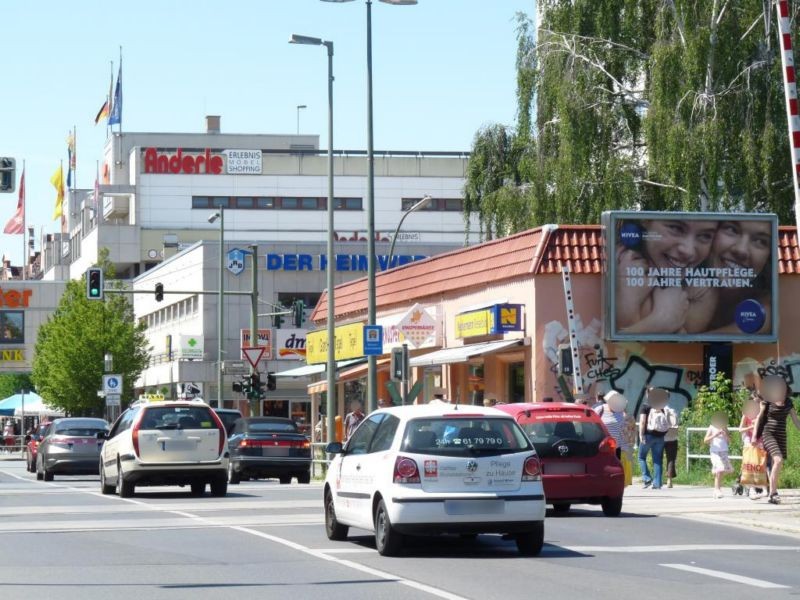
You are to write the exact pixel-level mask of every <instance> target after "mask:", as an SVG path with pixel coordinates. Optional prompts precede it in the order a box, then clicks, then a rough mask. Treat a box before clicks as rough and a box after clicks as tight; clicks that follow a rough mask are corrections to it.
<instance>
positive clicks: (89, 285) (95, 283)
mask: <svg viewBox="0 0 800 600" xmlns="http://www.w3.org/2000/svg"><path fill="white" fill-rule="evenodd" d="M86 297H87V298H88V299H89V300H102V299H103V269H100V268H98V267H92V268H90V269H88V270H87V271H86Z"/></svg>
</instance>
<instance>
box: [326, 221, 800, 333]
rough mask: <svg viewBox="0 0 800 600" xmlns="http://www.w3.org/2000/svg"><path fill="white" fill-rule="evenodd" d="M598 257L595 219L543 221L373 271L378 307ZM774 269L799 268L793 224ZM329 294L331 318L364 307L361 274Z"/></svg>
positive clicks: (593, 264) (596, 266)
mask: <svg viewBox="0 0 800 600" xmlns="http://www.w3.org/2000/svg"><path fill="white" fill-rule="evenodd" d="M602 260H603V237H602V233H601V228H600V226H599V225H545V226H543V227H537V228H536V229H531V230H528V231H524V232H522V233H518V234H516V235H512V236H509V237H507V238H502V239H499V240H491V241H489V242H485V243H483V244H477V245H475V246H469V247H467V248H462V249H459V250H454V251H452V252H448V253H445V254H439V255H437V256H433V257H431V258H428V259H426V260H422V261H418V262H414V263H411V264H408V265H405V266H403V267H399V268H396V269H392V270H390V271H386V272H383V273H379V274H378V276H377V278H376V291H377V304H378V307H380V308H385V307H387V306H392V305H398V304H411V303H413V302H415V301H417V300H419V299H421V298H424V297H431V296H439V295H442V294H444V293H447V292H452V291H455V290H459V289H465V288H475V287H477V286H487V285H491V284H493V283H497V282H499V281H507V280H510V279H514V278H516V277H525V276H531V275H542V274H560V273H561V268H562V267H563V266H565V265H566V266H569V268H570V271H572V273H575V274H600V273H602V269H603V263H602ZM778 272H779V273H781V274H800V248H799V247H798V240H797V230H796V228H795V227H780V230H779V235H778ZM335 300H336V317H337V319H343V318H349V317H353V316H356V315H359V314H362V313H364V312H366V310H367V280H366V278H362V279H357V280H355V281H350V282H348V283H344V284H342V285H339V286H337V287H336V298H335ZM327 313H328V310H327V295H326V294H325V293H323V294H322V297H321V298H320V300H319V303H318V304H317V306H316V308H315V309H314V312H313V313H312V315H311V320H312V321H314V322H317V323H321V322H324V321H325V320H326V319H327Z"/></svg>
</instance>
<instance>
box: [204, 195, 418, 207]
mask: <svg viewBox="0 0 800 600" xmlns="http://www.w3.org/2000/svg"><path fill="white" fill-rule="evenodd" d="M404 202H405V200H404ZM409 202H410V204H409V206H412V205H413V204H414V200H413V199H411V200H409ZM220 206H222V207H223V208H227V209H237V210H253V209H256V210H274V209H279V210H326V209H327V208H328V199H327V198H324V197H322V198H321V197H318V196H306V197H300V196H284V197H277V198H276V197H274V196H261V197H258V198H255V197H253V196H232V197H228V196H214V197H210V196H192V208H196V209H209V208H218V207H220ZM334 208H335V209H336V210H364V201H363V199H362V198H336V199H335V204H334Z"/></svg>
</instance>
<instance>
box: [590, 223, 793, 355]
mask: <svg viewBox="0 0 800 600" xmlns="http://www.w3.org/2000/svg"><path fill="white" fill-rule="evenodd" d="M603 225H604V228H605V239H606V279H605V286H606V293H605V298H606V306H605V314H606V337H607V338H609V339H612V340H641V341H665V342H680V341H732V342H734V341H739V342H768V341H774V340H775V339H776V337H777V330H778V326H777V315H778V306H777V284H778V266H777V264H778V263H777V243H778V219H777V216H776V215H773V214H753V213H670V212H617V211H613V212H608V213H604V215H603Z"/></svg>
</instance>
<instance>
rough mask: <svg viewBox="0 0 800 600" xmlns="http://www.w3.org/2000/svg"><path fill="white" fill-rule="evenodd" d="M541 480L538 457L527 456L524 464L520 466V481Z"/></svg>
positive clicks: (540, 465) (540, 467)
mask: <svg viewBox="0 0 800 600" xmlns="http://www.w3.org/2000/svg"><path fill="white" fill-rule="evenodd" d="M541 480H542V463H540V462H539V457H537V456H529V457H528V458H526V459H525V465H524V466H523V467H522V481H541Z"/></svg>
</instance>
